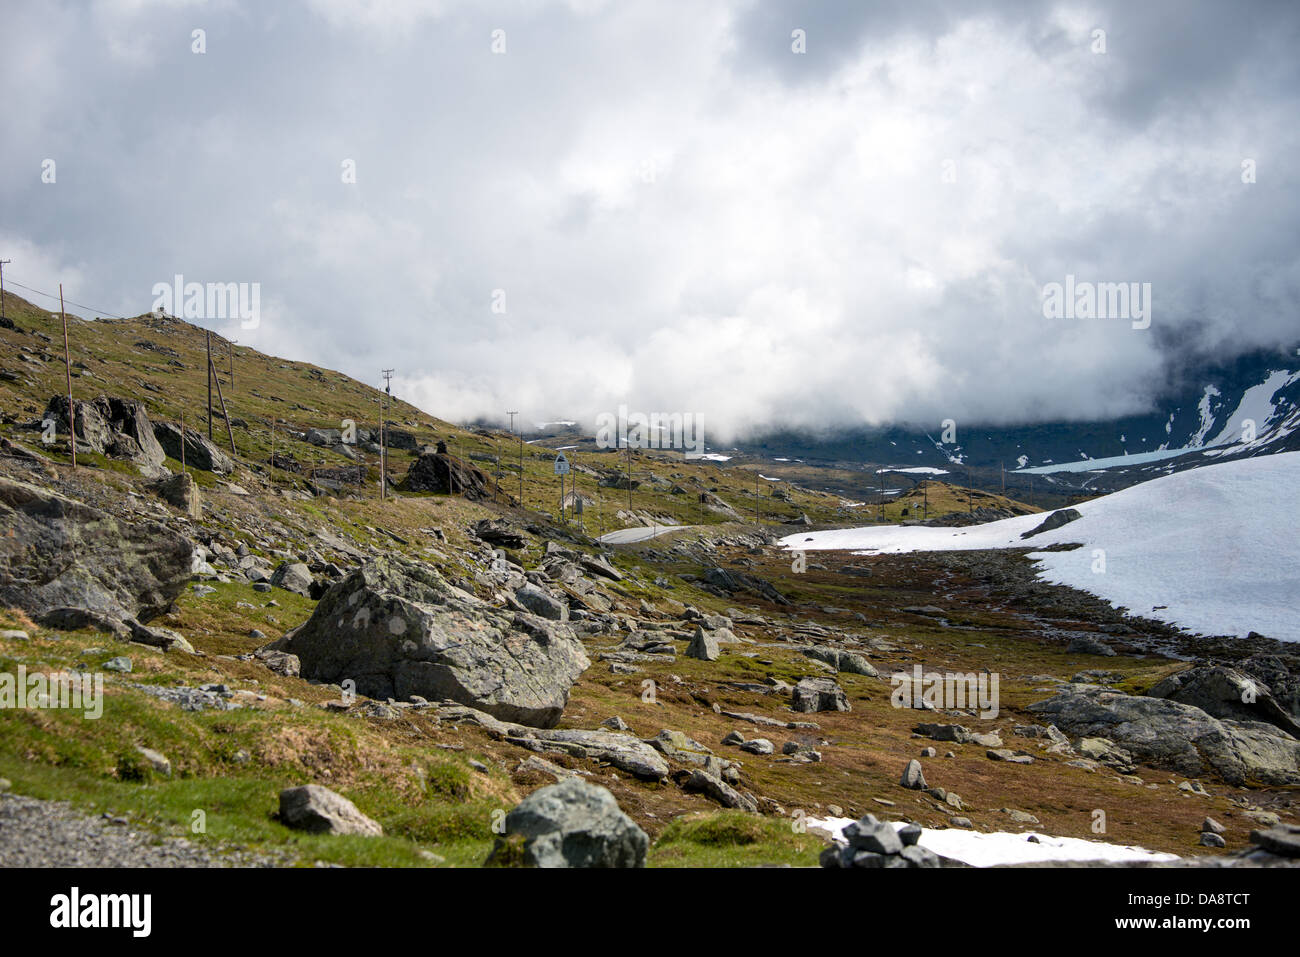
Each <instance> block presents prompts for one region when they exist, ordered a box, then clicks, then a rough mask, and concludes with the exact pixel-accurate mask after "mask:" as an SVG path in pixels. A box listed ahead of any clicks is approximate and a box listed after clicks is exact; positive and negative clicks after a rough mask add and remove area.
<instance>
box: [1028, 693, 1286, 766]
mask: <svg viewBox="0 0 1300 957" xmlns="http://www.w3.org/2000/svg"><path fill="white" fill-rule="evenodd" d="M1029 710H1030V711H1034V712H1037V713H1039V714H1043V715H1047V716H1050V717H1051V719H1052V722H1053V723H1054V724H1055V725H1056V726H1057V727H1058V728H1060V729H1061V730H1062V731H1064V732H1065V733H1066V734H1069V735H1071V736H1072V737H1095V738H1105V739H1107V740H1108V741H1112V742H1114V743H1115V744H1117V745H1119V746H1120V747H1122V748H1123V749H1124V750H1126V751H1128V752H1129V753H1130V754H1132V755H1133V758H1134V760H1136V761H1139V762H1142V763H1144V764H1149V765H1151V766H1152V767H1157V768H1167V769H1170V770H1173V771H1177V772H1179V773H1180V774H1185V775H1188V776H1195V775H1201V774H1210V773H1213V774H1217V775H1219V776H1220V777H1221V778H1223V780H1225V781H1226V782H1228V783H1229V784H1236V785H1246V784H1265V785H1287V784H1300V741H1297V740H1296V739H1295V738H1292V737H1291V736H1290V735H1288V734H1286V733H1284V732H1282V731H1280V730H1279V729H1278V728H1276V727H1274V726H1273V725H1271V724H1265V723H1263V722H1261V721H1235V720H1230V719H1219V718H1215V717H1213V716H1211V715H1209V714H1207V713H1206V712H1204V711H1202V710H1201V709H1200V708H1196V707H1193V706H1192V705H1188V704H1183V703H1181V702H1178V701H1171V700H1169V699H1167V698H1152V697H1149V696H1146V695H1126V694H1119V693H1117V692H1113V691H1107V690H1105V689H1103V688H1098V687H1095V686H1086V685H1080V686H1072V687H1067V688H1064V689H1062V691H1061V693H1060V694H1057V695H1056V696H1055V697H1053V698H1049V699H1048V700H1046V701H1040V702H1038V703H1036V704H1032V705H1030V706H1029Z"/></svg>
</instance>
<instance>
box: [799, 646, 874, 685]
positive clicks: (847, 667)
mask: <svg viewBox="0 0 1300 957" xmlns="http://www.w3.org/2000/svg"><path fill="white" fill-rule="evenodd" d="M799 650H800V652H802V653H803V654H804V655H805V656H806V657H808V658H812V659H813V660H815V661H824V662H826V664H828V665H830V666H831V667H833V668H834V669H835V670H836V671H843V672H847V673H848V674H851V675H865V676H866V677H868V678H879V677H880V673H879V672H877V671H876V668H875V666H874V665H873V664H872V663H871V662H870V661H868V660H867V659H866V658H865V657H864V656H863V655H860V654H858V653H857V652H856V651H841V650H840V649H838V648H826V647H823V646H821V645H809V646H807V647H804V648H800V649H799Z"/></svg>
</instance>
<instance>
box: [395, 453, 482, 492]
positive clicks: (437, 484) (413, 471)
mask: <svg viewBox="0 0 1300 957" xmlns="http://www.w3.org/2000/svg"><path fill="white" fill-rule="evenodd" d="M406 488H407V490H408V491H412V492H437V493H439V494H443V495H446V494H453V493H454V494H456V495H464V496H465V497H466V498H471V499H483V498H491V497H492V484H491V480H490V479H489V478H488V477H487V475H485V474H484V473H483V472H482V471H480V470H479V469H477V468H475V467H474V466H472V465H469V464H467V463H466V462H463V461H461V460H460V459H458V458H456V457H455V456H453V455H449V454H447V453H444V452H428V453H425V454H424V455H421V456H420V457H419V458H418V459H416V460H415V461H414V462H412V463H411V467H410V469H408V470H407V472H406Z"/></svg>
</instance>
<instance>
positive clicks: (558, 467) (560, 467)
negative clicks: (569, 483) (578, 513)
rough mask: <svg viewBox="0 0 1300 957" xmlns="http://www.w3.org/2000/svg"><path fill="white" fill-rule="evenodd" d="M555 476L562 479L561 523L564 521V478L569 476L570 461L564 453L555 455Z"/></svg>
mask: <svg viewBox="0 0 1300 957" xmlns="http://www.w3.org/2000/svg"><path fill="white" fill-rule="evenodd" d="M555 474H556V475H558V476H559V477H560V521H561V522H563V521H564V476H566V475H568V474H569V460H568V459H566V458H565V457H564V453H563V452H557V453H556V454H555Z"/></svg>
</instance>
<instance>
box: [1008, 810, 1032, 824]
mask: <svg viewBox="0 0 1300 957" xmlns="http://www.w3.org/2000/svg"><path fill="white" fill-rule="evenodd" d="M1001 811H1002V813H1003V814H1005V815H1006V816H1007V817H1009V818H1011V820H1012V821H1013V822H1014V823H1016V824H1037V823H1038V818H1036V817H1034V816H1033V815H1032V814H1029V813H1027V812H1025V811H1017V810H1016V809H1015V808H1010V807H1004V808H1002V809H1001Z"/></svg>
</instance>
